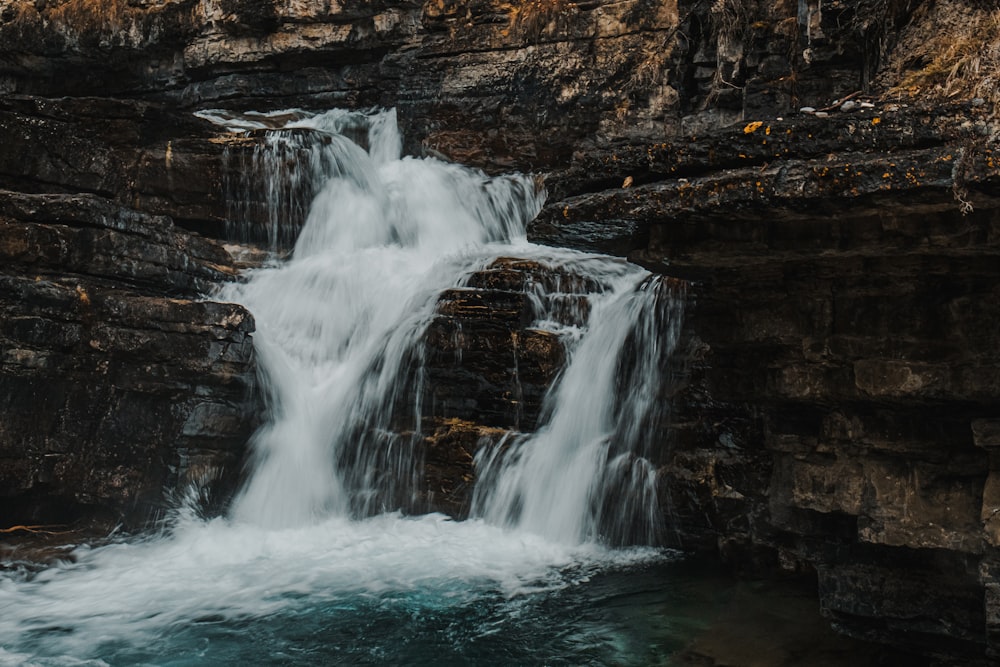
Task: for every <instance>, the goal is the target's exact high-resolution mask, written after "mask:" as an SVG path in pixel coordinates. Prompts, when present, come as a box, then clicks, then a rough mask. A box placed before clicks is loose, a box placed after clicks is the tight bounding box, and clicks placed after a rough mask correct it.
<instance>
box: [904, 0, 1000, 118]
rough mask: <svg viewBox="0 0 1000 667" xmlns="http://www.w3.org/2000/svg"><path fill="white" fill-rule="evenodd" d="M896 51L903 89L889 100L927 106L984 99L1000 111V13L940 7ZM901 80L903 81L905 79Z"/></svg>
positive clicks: (931, 12) (951, 6) (950, 5)
mask: <svg viewBox="0 0 1000 667" xmlns="http://www.w3.org/2000/svg"><path fill="white" fill-rule="evenodd" d="M921 18H922V19H923V20H922V21H920V23H922V24H923V25H924V26H925V27H924V28H923V29H921V28H919V27H918V28H917V29H915V30H914V31H913V32H912V33H911V34H910V35H908V36H907V37H906V38H904V42H903V43H902V44H900V46H899V48H898V49H897V51H898V52H901V53H903V54H905V56H904V58H905V59H903V60H902V61H901V62H900V63H898V64H897V76H899V77H900V78H899V79H898V83H897V84H896V85H895V86H894V87H893V88H892V89H891V90H890V95H893V94H895V95H902V94H905V95H908V96H911V97H918V98H920V99H923V100H928V101H950V100H955V101H958V100H969V99H974V98H977V97H978V98H982V99H983V100H985V101H986V103H987V104H988V105H990V107H991V108H992V110H993V113H994V114H995V115H996V114H997V111H998V109H1000V9H974V8H969V7H968V6H964V5H961V4H960V3H948V2H944V3H937V5H936V6H935V8H934V9H933V10H931V11H930V12H929V14H928V15H927V16H924V17H921ZM900 75H901V76H900Z"/></svg>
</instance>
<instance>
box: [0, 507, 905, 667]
mask: <svg viewBox="0 0 1000 667" xmlns="http://www.w3.org/2000/svg"><path fill="white" fill-rule="evenodd" d="M66 553H67V554H68V555H69V557H66V558H64V559H63V560H60V561H57V562H56V563H54V564H50V565H49V566H46V567H41V566H37V565H35V566H33V565H30V564H28V563H27V562H18V561H17V560H16V559H15V557H17V556H19V552H17V551H13V552H10V551H8V552H7V555H6V556H5V558H6V565H5V568H4V569H3V570H2V571H0V608H2V609H3V610H4V612H3V614H2V615H0V647H2V648H0V664H2V665H227V664H233V665H235V664H254V665H293V664H294V665H302V664H322V665H723V664H724V665H746V666H756V665H767V666H770V667H781V666H782V665H820V666H822V665H830V666H839V665H853V666H855V667H857V666H861V665H874V664H891V663H883V662H880V660H882V659H883V658H884V654H880V653H879V652H877V651H872V649H871V648H870V647H867V646H864V645H861V644H858V643H855V642H852V641H850V640H847V639H844V638H841V637H838V636H836V635H834V634H833V633H832V632H831V631H830V630H829V629H828V628H827V626H826V623H825V622H824V621H823V619H821V618H820V617H819V614H818V611H817V607H818V605H817V603H816V601H815V598H814V597H812V596H811V594H810V592H809V591H808V589H803V588H801V587H797V586H791V585H783V584H782V585H779V584H774V583H770V584H763V583H753V582H750V583H748V582H742V583H741V582H738V581H736V580H734V579H731V578H729V577H727V576H725V575H724V574H722V573H720V572H718V571H716V570H713V569H712V568H710V567H708V566H705V565H703V564H699V563H697V562H694V561H693V560H692V559H690V558H685V557H683V555H681V554H678V553H676V552H671V551H663V550H654V549H648V548H645V549H624V550H622V549H618V550H610V549H603V548H601V547H597V546H594V545H583V546H580V545H577V546H565V545H561V544H556V543H552V542H549V541H546V540H544V539H542V538H540V537H536V536H533V535H531V534H528V533H518V532H513V531H509V530H502V529H498V528H496V527H493V526H489V525H487V524H484V523H482V522H477V521H469V522H462V523H459V522H453V521H450V520H448V519H446V518H445V517H442V516H439V515H430V516H427V517H419V518H406V517H402V516H399V515H384V516H381V517H374V518H372V519H368V520H365V521H346V520H331V521H327V522H323V523H320V524H317V525H313V526H309V527H299V528H295V529H289V530H267V531H265V530H262V529H260V528H258V527H254V526H247V525H240V524H236V523H232V522H229V521H225V520H214V521H207V522H205V521H197V520H190V521H187V522H182V523H181V524H180V525H179V526H178V527H177V528H176V529H175V530H174V531H173V532H172V533H171V534H169V535H160V536H156V537H149V538H145V539H130V540H123V541H120V542H117V543H112V544H108V545H105V546H100V547H89V546H85V545H84V546H79V547H76V548H75V550H73V551H71V552H66Z"/></svg>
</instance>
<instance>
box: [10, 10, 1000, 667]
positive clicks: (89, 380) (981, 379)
mask: <svg viewBox="0 0 1000 667" xmlns="http://www.w3.org/2000/svg"><path fill="white" fill-rule="evenodd" d="M998 77H1000V14H998V12H997V10H996V8H995V6H993V5H992V4H991V3H986V2H977V1H976V0H935V1H933V2H932V1H928V0H850V1H849V0H797V1H796V2H791V1H790V0H783V1H781V2H776V3H759V2H756V1H754V0H714V1H713V2H709V1H708V0H697V1H694V2H691V1H679V0H623V1H622V2H616V3H602V2H569V1H568V0H526V1H525V2H517V3H510V2H506V1H504V0H427V1H426V2H423V3H418V2H389V1H388V0H379V1H377V2H363V1H361V0H344V1H343V2H322V3H305V2H298V1H296V0H218V1H214V0H210V1H207V2H194V1H193V0H161V1H159V2H155V3H154V2H145V1H136V2H125V1H124V0H62V1H60V0H36V1H34V2H29V1H27V0H0V91H3V93H4V98H3V99H2V100H0V134H2V136H3V142H2V148H0V187H2V188H4V189H5V190H6V193H5V194H4V195H3V203H2V206H0V223H2V225H3V230H4V231H3V237H2V240H0V252H2V254H3V256H4V262H3V265H2V266H3V268H2V269H0V274H2V279H3V281H4V282H5V285H7V287H5V289H4V290H3V292H2V295H3V296H2V297H0V307H2V308H3V309H4V320H3V324H2V325H0V326H2V329H0V353H2V364H3V365H2V367H0V401H2V403H0V404H2V405H3V406H4V414H5V415H8V418H6V419H5V421H4V422H3V424H2V425H0V434H2V436H0V448H2V452H0V456H2V457H4V459H5V461H6V462H7V463H5V465H4V471H5V472H4V473H3V477H2V478H0V494H2V495H3V496H4V497H5V498H6V499H7V500H5V503H6V504H7V506H8V507H11V508H15V509H12V510H10V511H11V512H13V513H12V514H11V515H10V516H12V517H16V518H15V519H14V520H15V521H21V520H22V515H23V517H24V518H23V520H34V519H35V518H38V519H39V520H41V519H42V517H43V516H44V517H45V520H52V521H55V520H58V521H64V520H68V519H69V518H71V517H68V516H63V515H62V514H60V510H58V508H61V507H64V506H65V501H66V500H67V499H69V500H70V501H71V505H72V506H73V507H77V508H78V509H79V511H81V512H82V511H83V508H87V507H103V508H104V509H105V511H110V512H119V511H121V510H122V508H123V507H126V506H131V505H132V504H134V503H136V502H140V503H141V502H146V503H149V502H152V501H151V500H150V499H151V498H153V497H155V496H157V494H158V493H159V491H158V489H159V488H160V487H161V486H162V485H164V484H166V485H167V486H170V487H173V486H175V485H176V484H177V478H178V477H184V476H185V475H186V476H191V475H193V474H195V472H194V471H196V470H199V469H200V468H199V465H200V464H195V463H192V462H193V461H201V462H202V463H204V464H205V465H206V466H208V467H210V468H212V469H213V470H222V469H227V470H229V472H230V474H229V475H228V476H224V477H223V479H226V480H229V481H228V482H226V483H232V481H231V479H232V474H231V473H232V472H233V471H234V470H236V469H237V466H234V465H232V463H233V462H234V461H235V460H236V459H238V457H239V456H240V445H241V444H242V442H243V441H245V437H246V434H247V432H248V430H249V428H250V424H251V422H252V420H253V419H252V415H253V413H254V408H253V404H252V401H250V400H249V399H247V385H248V384H249V380H250V377H251V376H252V358H251V356H250V346H249V343H248V339H247V336H248V334H249V332H250V331H251V329H252V324H251V320H250V319H249V317H248V315H247V314H246V313H244V312H242V311H241V310H240V309H238V308H235V307H232V306H227V305H223V304H213V303H211V302H202V301H195V300H192V297H194V295H196V294H204V293H205V291H206V290H208V289H209V288H210V285H211V284H212V283H213V282H215V281H218V280H224V279H229V278H230V277H231V275H232V273H233V270H234V269H233V266H234V263H233V262H232V260H231V258H229V256H228V255H227V254H226V253H225V251H224V250H223V249H222V248H221V247H220V246H219V244H217V243H216V242H214V241H213V240H211V239H212V238H214V239H218V240H226V238H227V234H228V232H227V228H226V224H225V223H226V220H227V217H228V215H229V210H228V208H227V206H228V205H227V202H226V197H225V187H224V184H225V182H226V178H227V173H228V172H227V169H229V170H231V169H232V165H234V164H238V160H237V161H234V156H235V157H238V155H239V153H240V151H242V150H250V149H251V148H252V143H253V138H252V137H249V138H248V137H243V138H240V137H233V136H228V137H227V136H223V135H221V134H220V133H219V132H218V131H217V128H213V127H210V126H209V124H208V123H206V122H203V121H201V120H200V119H197V118H195V117H194V116H193V115H192V114H191V112H193V111H195V110H198V109H204V108H210V107H225V108H230V109H235V110H246V109H275V108H287V107H294V106H301V107H307V108H314V109H321V108H328V107H332V106H343V107H354V108H356V107H366V106H371V105H382V106H395V107H396V108H397V109H398V112H399V116H400V121H401V124H402V126H403V130H404V133H405V136H406V139H407V141H408V151H409V152H411V153H416V154H429V155H438V156H444V157H447V158H449V159H455V160H459V161H462V162H465V163H467V164H472V165H474V166H479V167H481V168H484V169H486V170H488V171H494V172H495V171H502V170H508V169H521V170H530V171H534V172H536V173H539V174H541V175H544V176H545V177H546V179H547V187H548V190H549V193H550V197H549V204H548V205H547V207H546V209H545V210H544V211H543V213H542V215H541V216H539V218H538V220H536V221H535V222H534V223H533V225H532V227H531V230H530V234H531V236H532V237H533V238H534V239H535V240H538V241H540V242H545V243H550V244H554V245H564V246H570V247H577V248H584V249H596V250H601V251H603V252H610V253H614V254H620V255H624V256H628V257H629V258H630V259H632V260H633V261H636V262H638V263H640V264H642V265H644V266H646V267H648V268H650V269H651V270H653V271H658V272H663V273H666V274H668V275H671V276H675V277H677V278H681V279H684V280H686V281H688V283H689V284H690V287H689V294H690V298H691V304H690V307H689V309H688V314H687V319H686V324H685V332H686V334H685V336H686V338H685V340H686V342H685V345H684V349H685V353H684V359H683V360H684V361H685V362H686V371H685V373H684V376H683V377H682V378H681V379H682V383H681V386H680V387H679V388H678V390H677V391H676V392H675V398H674V406H673V422H672V424H671V426H670V427H669V428H666V429H664V430H663V433H662V438H661V439H662V470H661V478H662V480H663V491H662V495H663V498H664V514H665V516H666V517H667V518H668V520H669V521H670V525H671V527H672V530H673V536H674V537H673V540H674V541H675V542H676V543H677V544H679V545H681V546H683V547H685V548H689V549H694V550H702V551H706V552H712V553H717V554H719V555H720V556H721V557H722V558H723V559H724V560H726V561H727V562H730V563H732V564H733V565H734V566H736V567H740V568H743V569H746V570H750V571H753V572H758V573H759V572H765V571H775V570H778V571H780V570H786V571H796V572H814V573H815V575H816V576H817V579H818V592H819V599H820V605H821V607H822V609H823V610H824V613H826V614H827V615H828V616H829V617H830V619H831V620H832V621H833V622H834V624H835V625H836V626H837V627H838V628H840V629H841V630H843V631H845V632H849V633H852V634H855V635H859V636H864V637H867V638H871V639H877V640H880V641H885V642H889V643H895V644H897V645H901V646H907V647H909V648H917V649H919V650H922V651H925V652H927V653H930V654H946V655H950V656H960V657H961V659H963V660H974V659H984V658H985V657H986V656H992V657H996V656H997V655H1000V634H998V633H1000V579H998V572H1000V537H998V533H997V525H996V521H995V515H996V513H997V511H998V509H1000V491H998V489H1000V486H998V476H997V475H996V474H994V473H995V472H997V471H998V470H1000V459H998V456H997V451H1000V450H997V448H998V447H1000V436H998V432H1000V385H998V381H997V377H998V364H1000V357H998V352H997V350H998V349H1000V298H998V297H1000V294H998V291H997V285H998V284H1000V281H998V278H1000V276H998V273H1000V261H998V259H1000V257H998V255H1000V208H998V206H997V202H998V194H1000V173H998V168H1000V163H998V159H1000V157H998V155H997V150H998V147H997V141H996V137H997V134H998V132H997V129H998V125H997V122H998V114H997V103H998V99H1000V95H998V93H997V92H996V91H997V86H996V81H997V80H998ZM206 237H208V238H206ZM532 270H533V269H532V268H531V267H523V266H505V265H498V266H496V267H493V268H492V269H491V270H490V271H487V272H485V273H484V275H482V276H480V277H479V278H478V279H477V281H478V282H475V281H474V283H473V284H470V286H469V289H468V290H465V291H462V292H461V293H452V294H449V295H447V298H446V299H445V300H444V301H443V302H442V304H441V307H440V310H439V315H440V317H439V318H438V319H437V320H436V321H435V323H434V325H433V326H432V328H431V331H429V332H428V338H427V341H428V349H429V351H430V353H429V359H430V362H429V364H430V365H429V373H430V374H431V375H432V376H433V377H434V386H435V389H434V390H433V391H434V392H435V400H436V402H435V403H434V405H435V406H436V407H435V408H434V414H428V415H425V417H426V418H427V419H428V420H430V421H429V422H428V423H430V424H431V425H432V428H429V429H428V434H427V439H426V440H425V446H426V451H425V453H424V459H425V461H426V462H427V464H428V472H427V476H428V478H429V483H428V493H427V494H426V496H425V498H424V500H425V501H426V502H430V503H436V504H437V506H439V507H444V508H446V509H449V510H450V511H453V512H455V513H460V512H461V511H462V510H461V508H462V506H463V503H465V502H466V501H465V495H464V494H465V492H466V491H467V488H468V483H469V482H470V481H471V475H473V474H474V470H473V468H472V455H473V453H474V450H475V447H476V443H477V442H479V440H480V439H481V438H484V437H485V438H490V437H494V436H495V435H496V433H497V432H498V431H497V429H506V428H519V427H520V428H524V427H525V425H526V424H530V422H531V421H532V419H533V417H532V414H533V411H534V410H537V400H538V397H539V395H540V393H541V392H542V391H543V390H544V386H545V385H546V383H547V382H548V381H549V380H550V379H551V377H552V372H553V371H552V368H553V365H552V364H553V363H554V362H555V361H556V360H557V359H558V357H559V356H560V354H561V351H560V349H559V347H558V345H557V344H555V343H554V342H553V341H550V340H548V339H547V338H546V337H545V336H541V335H539V334H538V333H537V332H535V333H533V332H531V331H530V330H525V329H524V324H523V317H522V315H521V313H522V311H521V308H522V306H523V303H522V301H523V277H524V275H525V271H527V272H528V273H529V274H530V273H531V271H532ZM519 294H520V296H519ZM477 303H478V304H483V303H486V304H490V309H491V312H492V313H493V315H491V316H490V317H488V318H484V317H483V316H482V313H483V312H484V310H483V309H482V308H477V307H476V306H477ZM459 327H460V328H461V331H462V332H463V334H466V336H465V340H466V341H468V342H467V343H466V344H464V347H463V349H462V350H461V351H462V355H461V359H462V363H460V364H456V363H455V359H456V354H455V353H456V350H455V349H454V348H455V345H456V343H455V341H456V340H458V339H457V338H456V336H455V335H454V334H455V332H456V330H458V328H459ZM473 331H474V332H475V337H474V339H470V338H469V336H468V335H467V334H468V333H469V332H473ZM497 358H503V359H505V360H506V359H514V358H517V359H518V368H519V369H520V370H521V372H522V376H521V377H520V378H519V383H518V385H517V386H514V385H513V384H511V377H510V373H509V370H510V369H509V368H508V367H506V366H504V365H499V364H498V363H497V361H496V359H497ZM504 363H506V362H504ZM98 378H101V379H100V380H99V379H98ZM103 378H107V380H104V379H103ZM470 382H471V383H473V384H472V385H471V386H473V387H475V390H474V391H469V390H468V389H462V388H460V387H467V386H468V385H467V383H470ZM514 391H519V392H521V394H520V395H519V396H518V398H517V400H516V401H515V400H514V398H513V395H512V392H514ZM43 410H44V416H42V415H43ZM199 457H203V458H199ZM212 474H216V473H212ZM434 494H436V495H434ZM46 508H48V509H46ZM46 512H49V514H47V513H46Z"/></svg>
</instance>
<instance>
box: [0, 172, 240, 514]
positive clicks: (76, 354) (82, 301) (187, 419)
mask: <svg viewBox="0 0 1000 667" xmlns="http://www.w3.org/2000/svg"><path fill="white" fill-rule="evenodd" d="M0 232H2V233H0V257H2V264H0V265H2V267H3V268H2V269H0V283H2V285H3V289H2V290H0V312H2V314H3V317H2V319H0V355H2V356H0V409H2V411H3V414H4V420H3V423H2V424H0V461H2V465H0V498H2V502H3V505H2V506H3V507H4V511H3V520H4V522H5V523H9V524H19V523H22V524H31V523H36V524H37V523H63V524H68V523H72V522H74V521H79V520H99V521H110V522H111V523H112V525H113V523H114V522H118V521H124V522H125V523H126V524H129V525H138V524H139V523H141V522H143V521H145V520H148V519H149V518H150V517H151V516H152V515H154V514H155V513H156V512H157V509H158V508H161V507H164V506H165V501H167V500H169V498H167V497H165V496H164V492H165V490H166V491H167V492H168V493H169V492H171V491H173V492H175V493H185V492H188V491H190V490H194V491H199V492H204V493H206V494H210V493H212V492H213V486H215V485H218V484H219V483H221V484H222V485H223V486H226V485H229V486H231V484H232V479H233V474H232V473H233V472H234V471H238V468H239V464H240V462H241V458H242V448H243V446H244V443H245V442H246V439H247V437H248V435H249V433H250V430H251V429H252V426H253V423H254V420H255V414H254V413H255V405H254V402H253V400H252V395H251V392H250V388H251V383H252V380H253V365H252V359H253V356H252V352H253V351H252V345H251V343H250V332H251V331H252V330H253V320H252V318H251V317H250V315H249V313H247V312H246V311H245V310H244V309H243V308H242V307H240V306H237V305H233V304H220V303H213V302H210V301H199V300H197V298H196V297H197V296H198V295H199V294H201V293H205V292H207V291H208V290H209V289H210V288H211V286H212V285H213V284H215V283H217V282H219V281H221V280H226V279H230V278H231V277H232V275H233V271H234V270H233V269H232V267H231V266H230V264H231V259H230V257H229V255H228V253H227V252H226V251H225V250H223V249H222V248H221V247H220V246H219V245H218V244H216V243H213V242H211V241H206V240H203V239H200V238H197V237H192V236H188V235H187V234H185V233H182V232H180V231H178V230H177V229H176V228H174V226H173V225H172V224H171V222H170V221H169V220H168V219H166V218H156V217H152V216H149V215H147V214H143V213H139V212H137V211H134V210H131V209H124V208H121V207H119V206H117V205H115V204H113V203H111V202H109V201H108V200H106V199H103V198H100V197H96V196H93V195H85V194H80V195H61V194H38V195H35V194H20V193H14V192H10V191H4V192H2V193H0ZM226 468H229V471H228V472H229V473H230V474H229V476H228V478H227V479H223V474H222V473H223V472H224V470H225V469H226ZM222 490H223V489H218V491H220V492H221V491H222Z"/></svg>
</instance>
